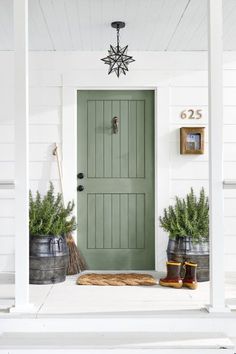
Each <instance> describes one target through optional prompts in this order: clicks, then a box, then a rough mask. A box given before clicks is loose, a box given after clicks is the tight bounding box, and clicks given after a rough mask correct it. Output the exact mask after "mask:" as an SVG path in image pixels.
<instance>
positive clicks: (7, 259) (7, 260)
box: [0, 254, 15, 273]
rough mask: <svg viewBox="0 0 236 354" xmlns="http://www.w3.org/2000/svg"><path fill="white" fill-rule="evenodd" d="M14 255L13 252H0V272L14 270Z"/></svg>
mask: <svg viewBox="0 0 236 354" xmlns="http://www.w3.org/2000/svg"><path fill="white" fill-rule="evenodd" d="M14 267H15V257H14V254H1V255H0V269H1V272H7V273H9V272H14V270H15V268H14Z"/></svg>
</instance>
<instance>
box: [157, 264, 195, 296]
mask: <svg viewBox="0 0 236 354" xmlns="http://www.w3.org/2000/svg"><path fill="white" fill-rule="evenodd" d="M166 266H167V276H166V277H165V278H162V279H160V281H159V284H160V285H162V286H168V287H172V288H177V289H179V288H182V287H183V286H185V287H187V288H189V289H192V290H195V289H197V263H193V262H185V263H184V268H185V275H184V278H183V279H182V278H181V276H180V271H181V263H180V262H175V261H170V262H166Z"/></svg>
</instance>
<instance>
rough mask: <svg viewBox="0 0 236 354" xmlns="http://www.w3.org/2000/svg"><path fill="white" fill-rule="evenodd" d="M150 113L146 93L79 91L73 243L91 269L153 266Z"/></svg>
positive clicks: (150, 102) (149, 96)
mask: <svg viewBox="0 0 236 354" xmlns="http://www.w3.org/2000/svg"><path fill="white" fill-rule="evenodd" d="M153 111H154V110H153V92H151V91H143V92H142V91H129V92H128V91H83V92H79V93H78V172H83V173H84V174H85V178H84V180H82V181H81V180H80V181H79V184H83V185H84V187H85V189H84V191H83V192H80V193H78V224H79V233H78V237H79V240H78V242H79V246H80V248H81V250H82V252H83V253H84V256H85V258H86V260H87V262H88V264H89V267H90V268H91V269H154V138H153V136H154V119H153V117H154V116H153ZM115 116H117V117H119V128H118V133H117V134H114V132H113V128H112V118H113V117H115Z"/></svg>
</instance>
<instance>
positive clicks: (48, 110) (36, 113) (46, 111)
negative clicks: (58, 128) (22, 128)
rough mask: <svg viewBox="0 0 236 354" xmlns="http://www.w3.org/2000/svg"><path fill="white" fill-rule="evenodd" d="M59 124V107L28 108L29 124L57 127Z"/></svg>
mask: <svg viewBox="0 0 236 354" xmlns="http://www.w3.org/2000/svg"><path fill="white" fill-rule="evenodd" d="M60 123H61V107H59V106H33V107H31V108H30V124H31V125H32V124H38V125H40V124H41V125H52V124H55V125H58V124H60Z"/></svg>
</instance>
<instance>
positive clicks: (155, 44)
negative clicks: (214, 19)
mask: <svg viewBox="0 0 236 354" xmlns="http://www.w3.org/2000/svg"><path fill="white" fill-rule="evenodd" d="M223 2H224V50H236V40H235V38H236V1H235V0H223ZM206 14H207V0H29V40H30V50H33V51H39V50H40V51H41V50H42V51H43V50H58V51H66V50H68V51H71V50H83V51H95V50H106V49H107V47H108V45H109V44H110V43H113V42H114V41H115V31H114V30H112V29H111V27H110V23H111V21H114V20H123V21H125V22H126V23H127V27H126V29H125V30H123V31H122V33H121V43H124V44H126V43H128V44H129V46H130V49H131V50H137V51H191V50H194V51H199V50H206V49H207V16H206ZM12 49H13V0H0V50H12Z"/></svg>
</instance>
